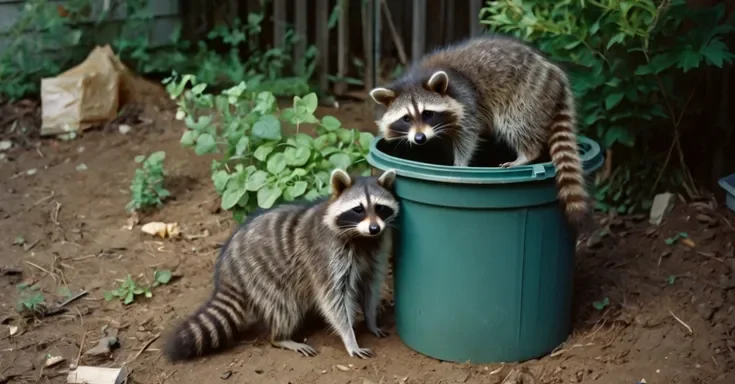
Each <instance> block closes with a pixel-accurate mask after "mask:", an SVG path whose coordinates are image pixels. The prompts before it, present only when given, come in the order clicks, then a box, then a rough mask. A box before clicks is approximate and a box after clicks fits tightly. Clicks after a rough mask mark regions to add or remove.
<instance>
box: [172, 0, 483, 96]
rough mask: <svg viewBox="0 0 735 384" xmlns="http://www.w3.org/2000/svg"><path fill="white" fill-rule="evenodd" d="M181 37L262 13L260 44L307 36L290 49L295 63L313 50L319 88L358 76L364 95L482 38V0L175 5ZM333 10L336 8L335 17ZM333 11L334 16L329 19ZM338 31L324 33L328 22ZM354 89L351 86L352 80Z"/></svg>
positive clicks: (337, 87) (339, 86)
mask: <svg viewBox="0 0 735 384" xmlns="http://www.w3.org/2000/svg"><path fill="white" fill-rule="evenodd" d="M180 1H181V8H182V19H183V23H184V28H183V30H184V31H187V33H186V34H185V37H186V38H189V39H192V40H197V39H200V38H202V37H203V36H204V35H205V34H206V33H207V31H208V30H209V29H211V27H213V26H214V25H215V24H217V23H220V22H230V21H231V20H232V19H233V18H235V17H238V18H240V19H241V20H245V19H246V18H247V15H248V13H259V14H263V15H265V18H264V22H263V25H262V33H261V35H260V37H259V45H260V46H262V47H274V46H276V44H277V42H280V41H283V37H284V36H285V34H286V31H287V29H288V28H293V30H294V32H295V33H296V34H298V35H299V36H305V39H302V40H301V41H300V43H298V44H296V46H295V47H294V48H293V55H294V57H296V58H300V57H302V56H303V55H304V53H305V52H306V47H307V45H308V44H315V45H316V46H317V48H318V52H319V56H318V65H317V73H316V75H317V78H318V81H319V85H320V88H322V89H327V88H332V89H333V90H334V91H335V93H337V94H343V93H345V92H346V91H347V90H348V82H347V81H338V80H336V81H334V82H331V81H330V77H333V76H335V77H336V78H337V79H344V78H347V77H349V78H358V79H360V80H361V81H362V86H359V85H358V86H353V87H352V89H369V88H371V87H373V85H374V84H376V83H379V82H381V80H384V79H385V77H387V76H389V74H386V72H388V71H390V70H391V69H392V68H395V66H396V65H402V66H406V65H408V64H409V63H410V62H411V61H412V60H413V59H416V58H417V57H419V56H421V55H422V54H423V53H424V52H426V51H427V50H429V49H432V48H433V47H436V46H439V45H442V44H446V43H450V42H452V41H456V40H457V39H461V38H464V37H467V36H470V35H475V34H478V33H480V32H481V30H482V27H481V25H480V20H479V12H480V8H481V6H482V4H483V0H464V1H460V0H267V1H263V0H260V1H257V0H250V1H247V2H244V1H237V0H220V1H211V0H210V1H204V0H195V1H190V0H180ZM335 8H336V9H337V10H336V11H335ZM332 12H335V14H334V15H333V14H332ZM337 15H338V16H339V18H338V21H337V25H336V26H334V28H331V29H330V28H329V20H330V18H331V17H332V16H337ZM353 84H354V82H353Z"/></svg>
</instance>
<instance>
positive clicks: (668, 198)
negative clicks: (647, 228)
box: [648, 192, 676, 225]
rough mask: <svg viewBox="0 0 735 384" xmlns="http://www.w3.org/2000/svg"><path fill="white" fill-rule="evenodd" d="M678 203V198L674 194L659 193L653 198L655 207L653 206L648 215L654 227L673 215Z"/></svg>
mask: <svg viewBox="0 0 735 384" xmlns="http://www.w3.org/2000/svg"><path fill="white" fill-rule="evenodd" d="M675 202H676V196H675V195H674V194H673V193H669V192H666V193H659V194H658V195H656V196H655V197H654V198H653V205H652V206H651V212H650V214H649V215H648V222H649V223H651V224H653V225H659V224H661V222H662V221H663V219H664V217H665V216H666V215H668V214H669V213H671V210H672V209H674V204H675Z"/></svg>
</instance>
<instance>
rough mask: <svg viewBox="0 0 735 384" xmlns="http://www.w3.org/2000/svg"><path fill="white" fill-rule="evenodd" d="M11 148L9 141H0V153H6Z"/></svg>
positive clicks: (11, 143)
mask: <svg viewBox="0 0 735 384" xmlns="http://www.w3.org/2000/svg"><path fill="white" fill-rule="evenodd" d="M12 147H13V142H12V141H10V140H2V141H0V151H7V150H8V149H10V148H12Z"/></svg>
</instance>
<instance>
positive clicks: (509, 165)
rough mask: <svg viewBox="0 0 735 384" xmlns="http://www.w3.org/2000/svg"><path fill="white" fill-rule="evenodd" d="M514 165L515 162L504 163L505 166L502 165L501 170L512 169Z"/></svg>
mask: <svg viewBox="0 0 735 384" xmlns="http://www.w3.org/2000/svg"><path fill="white" fill-rule="evenodd" d="M513 165H514V164H513V162H508V163H503V164H500V168H510V167H512V166H513Z"/></svg>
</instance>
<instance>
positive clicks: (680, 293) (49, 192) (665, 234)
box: [0, 103, 735, 384]
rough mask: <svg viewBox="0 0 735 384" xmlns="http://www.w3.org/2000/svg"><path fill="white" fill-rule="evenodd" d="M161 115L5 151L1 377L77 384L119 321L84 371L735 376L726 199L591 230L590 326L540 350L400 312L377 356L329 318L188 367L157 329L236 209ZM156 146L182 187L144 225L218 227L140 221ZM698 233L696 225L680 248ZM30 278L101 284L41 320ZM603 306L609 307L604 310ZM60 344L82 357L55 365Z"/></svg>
mask: <svg viewBox="0 0 735 384" xmlns="http://www.w3.org/2000/svg"><path fill="white" fill-rule="evenodd" d="M321 113H330V114H333V115H335V116H337V117H338V118H339V119H341V120H342V121H343V123H344V124H345V125H346V126H352V127H357V128H361V129H365V128H369V127H371V126H372V125H373V124H372V116H371V112H370V111H369V110H366V107H365V105H364V104H360V103H353V104H347V105H343V106H342V108H340V109H336V110H335V109H322V110H321ZM146 116H148V117H150V118H152V119H153V122H152V124H147V125H143V126H136V127H134V128H133V130H132V131H131V132H129V133H127V134H121V133H120V132H119V131H118V130H117V129H116V128H113V129H107V130H96V131H90V132H88V133H85V134H84V136H83V137H81V138H77V139H75V140H72V141H68V142H65V141H59V140H55V139H44V140H41V141H40V142H39V144H38V145H39V146H38V147H37V148H30V149H11V150H9V151H5V152H4V153H5V158H4V159H3V160H1V161H0V180H2V182H1V183H0V185H1V187H0V219H1V221H0V267H2V268H3V273H2V274H1V275H0V294H1V295H2V300H1V304H2V308H1V309H0V321H2V324H3V325H2V326H1V328H2V329H0V382H5V380H7V381H9V382H11V383H46V382H48V383H62V382H65V374H64V372H65V370H67V369H68V368H69V364H70V363H73V362H75V361H76V359H77V357H78V356H79V354H81V353H82V352H83V351H86V350H88V349H89V348H91V347H93V346H94V345H95V344H97V342H98V340H100V339H101V338H102V337H104V336H105V335H108V336H109V335H114V334H115V332H117V337H118V339H119V345H120V346H119V348H116V349H113V350H112V352H111V353H110V354H109V355H103V356H87V355H82V356H81V361H80V365H98V366H111V367H119V366H122V365H123V364H125V365H126V366H127V367H128V371H129V375H128V380H127V382H128V383H152V384H153V383H172V382H176V383H179V384H186V383H213V382H214V383H216V382H223V383H225V382H228V381H229V382H236V383H264V384H265V383H279V384H286V383H292V384H311V383H358V384H369V383H375V384H377V383H386V384H387V383H501V382H503V381H504V379H506V378H507V377H508V375H509V374H511V373H513V374H515V372H518V371H519V370H520V371H523V372H525V373H526V375H529V376H530V377H532V378H535V380H529V379H526V380H516V381H511V380H510V378H508V380H505V382H506V383H510V382H514V383H521V382H523V383H532V382H535V383H611V384H612V383H615V384H620V383H622V384H636V383H639V382H647V383H682V384H704V383H735V313H734V310H735V289H734V288H735V256H734V255H733V241H734V240H735V236H734V235H735V229H733V226H732V225H733V223H735V215H733V214H732V213H731V212H728V211H726V210H725V208H724V207H723V206H722V204H714V203H713V202H710V203H708V202H700V203H694V204H692V203H690V204H684V203H683V202H678V203H677V206H676V208H675V210H674V211H673V212H672V213H671V214H670V215H669V216H668V217H667V218H666V219H665V221H664V223H663V224H662V225H660V226H652V225H650V224H648V222H647V220H645V217H626V218H603V219H602V221H603V224H605V225H606V227H607V228H608V229H609V231H608V235H606V236H594V237H591V238H589V239H583V241H581V244H580V247H579V252H578V262H577V271H576V277H575V278H576V283H575V287H576V299H575V301H576V304H575V308H574V331H573V333H572V334H571V335H570V337H569V339H568V340H567V341H566V342H565V343H564V344H563V345H561V346H560V347H559V349H557V350H556V351H555V352H554V353H552V354H551V355H550V356H547V357H544V358H542V359H539V360H534V361H528V362H524V363H522V364H490V365H467V364H453V363H446V362H440V361H436V360H433V359H431V358H428V357H424V356H422V355H420V354H418V353H416V352H414V351H412V350H410V349H409V348H408V347H406V346H405V345H403V344H402V343H401V341H400V340H399V338H398V337H397V335H396V333H395V329H394V328H393V327H392V324H393V322H392V319H391V311H390V308H389V310H388V311H386V313H385V315H384V316H383V322H384V323H385V324H386V325H387V328H388V330H389V331H391V336H390V337H388V338H385V339H380V340H378V339H376V338H375V337H373V336H372V335H370V334H368V333H367V332H365V331H364V330H363V328H358V331H359V334H358V339H359V340H358V341H359V342H360V344H361V345H362V346H365V347H369V348H372V349H373V351H374V352H375V353H376V355H377V356H376V357H374V358H372V359H369V360H359V359H355V358H350V357H349V356H347V354H346V353H345V351H344V349H343V347H342V345H341V342H340V340H339V338H338V337H337V336H335V335H331V334H329V333H327V332H325V331H324V330H319V329H317V330H316V331H314V332H313V333H312V334H310V335H309V336H308V337H309V343H311V345H313V346H314V347H315V348H316V349H317V350H318V351H319V355H318V356H317V357H314V358H306V357H302V356H300V355H297V354H295V353H293V352H290V351H284V350H277V349H274V348H271V347H270V346H269V345H268V344H267V339H268V335H267V334H265V333H262V334H257V335H256V336H255V337H254V338H253V339H250V340H243V343H242V344H241V345H239V346H237V347H235V348H234V349H231V350H229V351H227V352H224V353H221V354H218V355H214V356H211V357H207V358H203V359H200V360H195V361H193V362H189V363H183V364H170V363H168V362H167V361H166V360H165V359H164V358H163V357H162V356H161V354H160V343H161V342H162V340H161V339H156V336H157V335H159V334H165V332H166V331H167V330H168V329H169V327H170V326H171V325H172V324H174V323H175V322H176V321H178V320H179V319H180V318H182V317H183V316H186V315H187V314H189V313H190V312H191V311H192V310H193V309H194V308H195V307H196V306H198V305H199V304H200V303H201V302H202V301H203V300H204V299H205V298H206V297H207V296H208V294H209V292H210V288H211V281H212V265H213V261H214V259H215V257H216V254H217V250H218V247H219V246H220V244H221V243H222V241H224V240H225V239H226V237H227V236H228V235H229V234H230V231H231V230H232V221H231V217H230V215H229V213H227V212H217V210H216V209H215V207H217V206H218V200H217V196H216V194H215V192H214V189H213V186H212V182H211V180H210V172H209V169H210V160H211V159H210V158H202V157H199V156H196V155H195V154H194V153H193V151H192V150H191V149H185V148H182V147H181V145H180V144H179V139H180V136H181V132H182V126H181V125H179V123H178V122H176V121H173V120H172V115H171V113H169V112H161V113H150V112H147V113H146ZM34 142H35V140H34ZM156 150H164V151H165V152H166V154H167V157H166V160H165V167H166V169H167V171H168V172H169V175H170V176H169V178H168V179H167V185H166V186H167V188H168V189H169V190H170V191H171V193H172V195H173V198H172V199H171V200H170V201H168V203H167V204H166V205H164V206H163V207H162V208H161V209H160V210H158V211H156V212H155V213H152V214H150V215H148V216H144V217H141V222H142V223H146V222H150V221H154V220H158V221H165V222H177V223H179V224H180V225H181V226H182V229H183V230H184V232H185V233H187V234H193V235H196V234H201V233H208V236H201V237H197V238H193V239H186V238H183V239H179V240H157V239H154V238H152V237H150V236H148V235H146V234H143V233H141V231H140V227H139V226H137V227H135V228H134V229H133V230H129V229H127V228H126V225H127V224H128V215H127V213H126V211H125V210H124V207H125V204H126V203H127V202H128V200H129V189H128V188H129V183H130V180H131V178H132V176H133V173H134V170H135V168H136V167H137V164H136V163H134V162H133V158H134V157H135V156H136V155H139V154H148V153H151V152H153V151H156ZM85 166H86V167H85ZM85 168H86V169H85ZM29 170H35V171H30V172H29ZM34 172H35V173H34ZM680 232H686V233H687V234H688V237H687V238H681V239H679V240H678V241H676V242H675V243H673V244H671V245H669V244H667V242H666V239H667V238H671V237H672V236H675V235H676V234H677V233H680ZM164 268H168V269H172V270H174V271H175V275H176V276H177V278H175V279H174V280H172V281H171V282H170V283H169V284H167V285H162V286H159V287H156V288H154V289H153V297H152V298H150V299H146V298H144V297H142V296H141V297H138V298H136V300H135V301H134V303H133V304H131V305H128V306H123V305H122V303H121V302H120V301H119V300H118V301H110V302H107V301H105V300H104V299H103V293H104V292H105V291H109V290H111V289H113V288H114V287H115V286H117V285H118V284H119V281H120V280H121V279H123V278H124V277H125V276H126V274H128V273H130V274H131V275H132V276H133V277H135V278H136V279H137V280H139V281H145V278H147V279H151V278H152V273H153V271H154V270H155V269H164ZM21 282H25V283H32V282H36V283H37V284H38V285H39V286H40V287H42V292H43V294H44V296H45V297H46V300H47V301H48V302H51V303H56V302H59V301H62V300H63V297H62V295H61V294H60V292H59V289H60V288H68V289H69V291H71V292H72V293H77V292H79V291H81V290H87V291H88V292H89V294H88V295H87V296H85V297H83V298H81V299H79V300H77V301H74V302H72V303H71V304H69V305H67V306H66V307H65V308H66V309H67V311H66V312H64V313H60V314H56V315H54V316H49V317H46V318H43V319H36V320H31V321H28V322H23V321H21V320H20V319H19V317H18V315H17V313H16V311H15V307H16V303H17V301H18V298H19V291H18V289H17V288H16V284H19V283H21ZM605 298H607V300H605ZM595 302H598V304H599V302H607V303H609V304H608V305H607V306H605V307H604V308H601V309H599V308H596V307H595V305H594V304H593V303H595ZM388 307H389V306H388ZM598 307H600V306H599V305H598ZM16 327H17V328H16ZM11 333H14V334H13V335H12V336H11V335H10V334H11ZM488 342H489V343H491V342H492V340H488ZM49 355H50V356H62V357H63V358H65V361H64V362H62V363H60V364H58V365H55V366H53V367H50V368H43V360H44V357H45V356H49ZM529 376H525V377H526V378H528V377H529ZM3 378H4V379H3ZM644 380H645V381H644Z"/></svg>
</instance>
